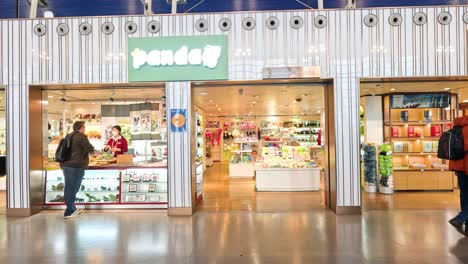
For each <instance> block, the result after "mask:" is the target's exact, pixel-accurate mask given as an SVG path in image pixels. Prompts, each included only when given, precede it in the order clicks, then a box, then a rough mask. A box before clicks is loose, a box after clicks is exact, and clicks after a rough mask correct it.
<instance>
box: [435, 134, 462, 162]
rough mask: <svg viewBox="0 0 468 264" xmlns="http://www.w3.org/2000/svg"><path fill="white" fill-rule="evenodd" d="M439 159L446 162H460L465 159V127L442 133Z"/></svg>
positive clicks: (438, 152) (438, 151) (438, 153)
mask: <svg viewBox="0 0 468 264" xmlns="http://www.w3.org/2000/svg"><path fill="white" fill-rule="evenodd" d="M437 157H438V158H440V159H446V160H460V159H463V158H465V144H464V142H463V127H461V126H454V127H453V128H452V129H450V130H448V131H445V132H444V133H442V135H441V136H440V138H439V147H438V150H437Z"/></svg>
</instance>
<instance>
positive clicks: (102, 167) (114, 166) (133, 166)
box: [89, 162, 167, 170]
mask: <svg viewBox="0 0 468 264" xmlns="http://www.w3.org/2000/svg"><path fill="white" fill-rule="evenodd" d="M166 168H167V163H166V162H155V163H139V164H117V163H111V164H90V165H89V169H90V170H125V169H166Z"/></svg>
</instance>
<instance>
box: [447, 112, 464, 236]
mask: <svg viewBox="0 0 468 264" xmlns="http://www.w3.org/2000/svg"><path fill="white" fill-rule="evenodd" d="M454 124H455V126H461V127H463V130H462V131H463V143H464V145H465V146H464V149H465V151H467V152H468V116H463V117H459V118H456V119H455V122H454ZM449 167H450V170H451V171H455V173H456V174H457V177H458V186H459V187H460V207H461V211H460V213H459V214H458V215H457V216H456V217H455V218H453V219H451V220H450V221H449V223H450V224H451V225H452V226H454V227H455V228H456V229H457V231H458V232H460V233H462V234H464V235H465V236H468V227H467V224H468V153H465V158H464V159H461V160H451V161H450V165H449Z"/></svg>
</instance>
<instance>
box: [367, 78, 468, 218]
mask: <svg viewBox="0 0 468 264" xmlns="http://www.w3.org/2000/svg"><path fill="white" fill-rule="evenodd" d="M360 92H361V109H360V110H361V111H360V114H361V145H362V148H361V177H362V179H361V182H362V188H363V200H362V202H363V209H364V210H389V209H409V210H411V209H414V210H417V209H426V210H430V209H449V210H459V207H460V202H459V190H458V183H457V178H456V176H455V174H454V173H453V172H451V171H449V170H448V169H449V168H448V161H447V160H442V159H439V158H438V157H437V152H438V141H439V137H440V135H441V134H442V133H443V132H444V131H447V130H449V129H450V128H452V126H453V121H454V119H455V118H457V117H460V116H463V115H464V114H465V113H464V111H463V110H462V109H461V108H460V106H461V105H462V102H468V78H467V77H421V78H420V77H415V78H384V79H382V78H369V79H367V78H366V79H361V84H360Z"/></svg>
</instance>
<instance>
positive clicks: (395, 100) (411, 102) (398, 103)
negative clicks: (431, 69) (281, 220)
mask: <svg viewBox="0 0 468 264" xmlns="http://www.w3.org/2000/svg"><path fill="white" fill-rule="evenodd" d="M449 105H450V94H449V93H422V94H395V95H392V96H390V108H393V109H403V108H446V107H448V106H449Z"/></svg>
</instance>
